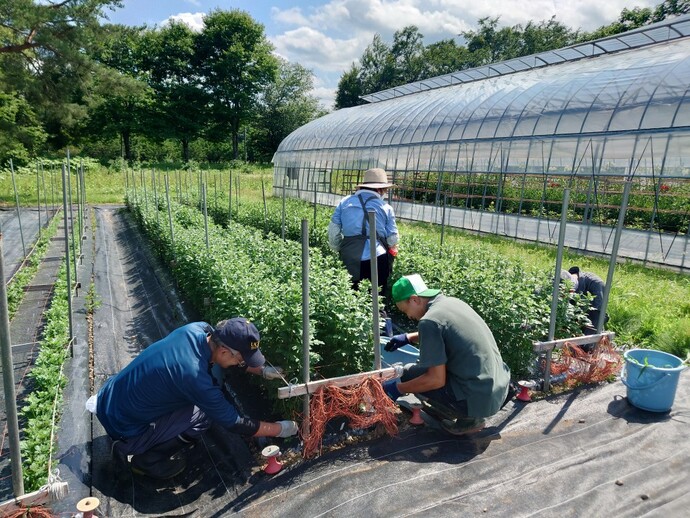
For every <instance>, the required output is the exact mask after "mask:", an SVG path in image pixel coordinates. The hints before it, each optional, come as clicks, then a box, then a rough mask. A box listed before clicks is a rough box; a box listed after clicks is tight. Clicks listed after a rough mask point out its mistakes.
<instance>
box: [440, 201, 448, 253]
mask: <svg viewBox="0 0 690 518" xmlns="http://www.w3.org/2000/svg"><path fill="white" fill-rule="evenodd" d="M447 201H448V195H447V194H444V195H443V212H441V245H440V246H439V250H438V257H439V259H440V258H441V257H443V234H444V230H445V228H446V203H447Z"/></svg>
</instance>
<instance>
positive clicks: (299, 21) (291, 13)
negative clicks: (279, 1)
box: [271, 7, 310, 26]
mask: <svg viewBox="0 0 690 518" xmlns="http://www.w3.org/2000/svg"><path fill="white" fill-rule="evenodd" d="M271 18H273V19H274V20H275V21H276V22H278V23H280V24H284V25H297V26H302V25H306V26H309V25H310V22H309V20H308V19H307V18H306V17H305V16H304V15H303V14H302V10H301V9H300V8H299V7H291V8H290V9H285V10H282V9H278V8H277V7H271Z"/></svg>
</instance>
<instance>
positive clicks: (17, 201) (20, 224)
mask: <svg viewBox="0 0 690 518" xmlns="http://www.w3.org/2000/svg"><path fill="white" fill-rule="evenodd" d="M10 172H11V173H12V187H13V188H14V201H15V208H16V209H17V220H18V222H19V237H20V238H21V240H22V252H23V254H24V257H26V245H24V232H23V231H22V217H21V215H20V213H19V193H18V192H17V182H16V181H15V179H14V164H13V163H12V159H11V158H10Z"/></svg>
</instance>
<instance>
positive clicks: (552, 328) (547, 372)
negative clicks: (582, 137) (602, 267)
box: [544, 188, 570, 392]
mask: <svg viewBox="0 0 690 518" xmlns="http://www.w3.org/2000/svg"><path fill="white" fill-rule="evenodd" d="M569 202H570V189H569V188H566V189H565V190H564V191H563V205H561V224H560V227H559V229H558V249H557V252H556V270H555V272H554V276H553V294H552V296H551V320H550V321H549V340H553V339H554V336H555V334H556V313H557V312H558V295H559V293H560V284H561V266H562V264H563V243H565V231H566V225H567V220H568V204H569ZM551 353H552V351H551V350H548V351H546V365H545V366H544V392H548V390H549V387H550V378H551Z"/></svg>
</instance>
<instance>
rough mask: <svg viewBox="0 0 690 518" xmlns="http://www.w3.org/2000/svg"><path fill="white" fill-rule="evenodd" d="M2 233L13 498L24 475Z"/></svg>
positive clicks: (0, 275)
mask: <svg viewBox="0 0 690 518" xmlns="http://www.w3.org/2000/svg"><path fill="white" fill-rule="evenodd" d="M2 241H3V238H2V232H0V279H2V282H0V351H1V356H2V365H3V369H2V384H3V387H4V389H5V414H6V415H7V433H8V436H9V446H10V464H11V467H12V489H13V490H14V496H15V497H20V496H22V495H24V474H23V473H22V454H21V448H20V447H19V422H18V420H17V395H16V393H15V390H14V369H13V368H12V365H13V362H12V342H11V341H10V317H9V307H8V304H7V289H6V286H5V281H4V279H5V264H4V262H5V261H4V259H3V247H2Z"/></svg>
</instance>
